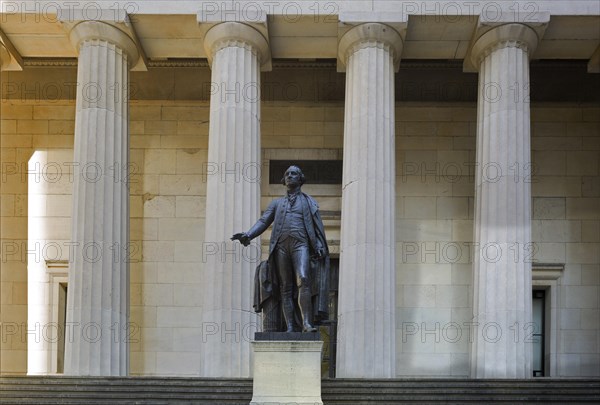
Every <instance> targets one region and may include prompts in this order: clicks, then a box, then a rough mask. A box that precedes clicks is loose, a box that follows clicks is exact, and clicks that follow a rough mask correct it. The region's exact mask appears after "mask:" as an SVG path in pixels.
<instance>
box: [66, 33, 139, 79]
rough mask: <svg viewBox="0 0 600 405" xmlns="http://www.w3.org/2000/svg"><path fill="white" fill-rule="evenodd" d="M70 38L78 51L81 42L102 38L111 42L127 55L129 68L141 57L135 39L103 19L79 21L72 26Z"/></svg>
mask: <svg viewBox="0 0 600 405" xmlns="http://www.w3.org/2000/svg"><path fill="white" fill-rule="evenodd" d="M69 39H70V40H71V43H72V44H73V46H74V47H75V48H76V49H77V51H78V52H79V48H80V46H81V44H83V43H84V42H85V41H91V40H102V41H106V42H109V43H111V44H113V45H115V46H117V47H118V48H119V49H121V50H122V51H123V53H125V54H126V55H127V64H128V66H129V68H131V67H133V66H135V65H136V63H137V61H138V59H139V57H140V52H139V51H138V49H137V46H136V44H135V41H134V40H133V39H132V38H131V37H130V36H129V35H127V34H126V33H125V32H123V31H122V30H120V29H119V28H117V27H115V26H114V25H112V24H110V23H106V22H102V21H81V22H78V23H76V24H75V25H74V26H73V27H72V28H71V30H70V32H69Z"/></svg>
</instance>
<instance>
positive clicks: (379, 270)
mask: <svg viewBox="0 0 600 405" xmlns="http://www.w3.org/2000/svg"><path fill="white" fill-rule="evenodd" d="M401 48H402V40H401V38H400V35H399V34H398V33H397V32H396V31H395V30H394V29H393V28H391V27H389V26H386V25H384V24H362V25H359V26H357V27H355V28H353V29H351V30H350V31H349V32H348V33H346V34H345V35H344V36H343V37H342V39H341V40H340V47H339V54H340V60H343V61H345V63H346V66H347V73H346V111H345V117H344V176H343V191H342V226H341V240H340V243H341V255H340V269H343V271H340V281H339V294H340V295H339V306H338V308H339V314H338V346H337V347H338V351H337V356H338V357H337V359H338V363H337V375H338V376H339V377H345V378H365V377H366V378H390V377H395V374H396V372H395V365H396V319H395V306H396V299H395V290H396V282H395V263H396V255H395V236H394V235H395V233H394V232H395V229H394V227H395V210H396V206H395V193H396V187H395V185H396V177H395V142H394V136H395V130H394V70H395V65H397V64H398V61H399V57H400V51H401Z"/></svg>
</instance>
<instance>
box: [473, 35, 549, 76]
mask: <svg viewBox="0 0 600 405" xmlns="http://www.w3.org/2000/svg"><path fill="white" fill-rule="evenodd" d="M538 42H539V37H538V34H537V33H536V32H535V30H534V29H533V28H531V27H529V26H528V25H526V24H521V23H510V24H504V25H500V26H497V27H494V28H492V29H491V30H489V31H487V32H485V33H484V34H483V35H481V36H480V37H479V38H477V40H476V41H475V43H474V44H473V47H472V48H471V63H472V64H473V66H475V68H476V69H477V70H479V66H480V64H481V61H482V60H483V59H484V58H485V57H486V56H487V55H489V54H490V53H491V52H493V51H494V50H496V49H501V48H508V47H511V48H521V49H523V50H524V51H525V52H526V53H527V55H528V56H529V57H531V55H532V54H533V52H534V51H535V48H536V47H537V44H538Z"/></svg>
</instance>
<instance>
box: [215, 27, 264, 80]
mask: <svg viewBox="0 0 600 405" xmlns="http://www.w3.org/2000/svg"><path fill="white" fill-rule="evenodd" d="M227 46H237V47H247V48H248V49H250V50H251V51H252V52H254V53H256V55H257V56H258V60H259V64H260V67H261V70H263V71H265V70H270V67H271V50H270V49H269V43H268V41H267V39H266V38H265V37H264V36H263V35H262V34H261V33H260V32H259V31H258V30H257V29H255V28H253V27H251V26H250V25H248V24H245V23H241V22H235V21H227V22H222V23H218V24H216V25H214V26H212V27H211V28H209V30H208V31H207V32H206V34H205V35H204V50H205V51H206V55H207V57H208V63H209V64H210V65H211V66H212V61H213V58H214V56H215V53H216V52H217V51H219V50H220V49H222V48H225V47H227Z"/></svg>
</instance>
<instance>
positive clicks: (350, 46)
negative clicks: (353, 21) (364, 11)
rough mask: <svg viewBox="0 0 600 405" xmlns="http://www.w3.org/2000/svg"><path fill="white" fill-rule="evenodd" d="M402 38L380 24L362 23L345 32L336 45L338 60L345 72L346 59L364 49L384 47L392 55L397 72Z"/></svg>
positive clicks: (391, 29)
mask: <svg viewBox="0 0 600 405" xmlns="http://www.w3.org/2000/svg"><path fill="white" fill-rule="evenodd" d="M402 45H403V42H402V37H401V36H400V34H399V33H398V31H396V30H395V29H394V28H392V27H391V26H389V25H387V24H382V23H363V24H360V25H357V26H355V27H352V28H351V29H350V30H349V31H348V32H346V33H345V34H344V35H343V36H342V37H341V38H340V41H339V44H338V60H339V61H341V63H342V66H341V67H342V69H343V70H345V67H346V65H347V64H348V58H349V57H350V55H352V54H353V53H354V52H356V51H357V50H359V49H361V48H365V47H386V48H388V49H389V51H390V52H391V54H392V58H393V60H394V70H395V71H398V68H399V66H400V57H401V55H402Z"/></svg>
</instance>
